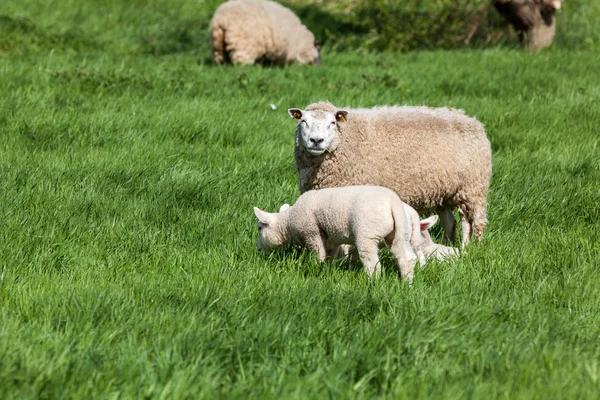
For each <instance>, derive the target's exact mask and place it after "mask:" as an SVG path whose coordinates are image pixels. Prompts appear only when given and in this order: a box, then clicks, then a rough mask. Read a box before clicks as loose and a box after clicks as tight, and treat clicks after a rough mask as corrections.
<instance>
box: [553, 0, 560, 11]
mask: <svg viewBox="0 0 600 400" xmlns="http://www.w3.org/2000/svg"><path fill="white" fill-rule="evenodd" d="M552 7H554V9H555V10H560V7H562V1H561V0H554V1H553V2H552Z"/></svg>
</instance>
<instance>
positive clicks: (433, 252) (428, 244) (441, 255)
mask: <svg viewBox="0 0 600 400" xmlns="http://www.w3.org/2000/svg"><path fill="white" fill-rule="evenodd" d="M437 221H438V216H437V215H433V216H431V217H429V218H426V219H423V220H421V248H422V249H423V254H425V257H435V258H437V259H438V260H444V259H446V258H450V257H458V255H459V253H458V249H455V248H454V247H448V246H444V245H441V244H437V243H434V241H433V240H431V235H430V234H429V228H431V227H432V226H434V225H435V223H436V222H437Z"/></svg>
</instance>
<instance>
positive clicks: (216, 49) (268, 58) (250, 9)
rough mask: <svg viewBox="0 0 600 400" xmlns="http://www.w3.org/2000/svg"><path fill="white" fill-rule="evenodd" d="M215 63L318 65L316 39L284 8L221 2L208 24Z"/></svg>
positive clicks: (243, 0) (247, 0) (252, 0)
mask: <svg viewBox="0 0 600 400" xmlns="http://www.w3.org/2000/svg"><path fill="white" fill-rule="evenodd" d="M210 31H211V40H212V50H213V59H214V60H215V63H217V64H223V63H226V62H232V63H234V64H254V63H257V62H264V63H270V64H275V65H286V64H291V63H298V64H311V63H312V64H316V65H320V64H321V57H320V55H319V45H318V43H317V42H316V41H315V37H314V35H313V34H312V32H310V31H309V30H308V29H307V28H306V27H305V26H304V25H302V23H301V22H300V20H299V19H298V17H297V16H296V15H295V14H294V13H293V12H292V11H290V10H288V9H287V8H285V7H283V6H282V5H280V4H277V3H275V2H273V1H267V0H233V1H228V2H226V3H223V4H221V5H220V6H219V8H217V10H216V11H215V15H214V16H213V18H212V20H211V22H210Z"/></svg>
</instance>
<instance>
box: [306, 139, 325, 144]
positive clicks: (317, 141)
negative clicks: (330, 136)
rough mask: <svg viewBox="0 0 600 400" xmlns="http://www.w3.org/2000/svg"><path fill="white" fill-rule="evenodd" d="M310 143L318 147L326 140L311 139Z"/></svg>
mask: <svg viewBox="0 0 600 400" xmlns="http://www.w3.org/2000/svg"><path fill="white" fill-rule="evenodd" d="M309 141H310V142H311V143H312V144H315V145H317V144H321V143H323V142H324V141H325V139H322V138H310V139H309Z"/></svg>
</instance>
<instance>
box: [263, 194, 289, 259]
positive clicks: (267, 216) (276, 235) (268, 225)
mask: <svg viewBox="0 0 600 400" xmlns="http://www.w3.org/2000/svg"><path fill="white" fill-rule="evenodd" d="M288 207H289V205H287V204H284V205H283V206H281V210H280V211H283V210H285V209H287V208H288ZM254 215H256V218H258V239H257V241H256V248H257V249H258V250H260V251H265V252H266V251H268V250H271V249H273V248H275V247H278V246H281V245H282V244H284V238H283V235H282V234H281V229H279V228H280V227H279V224H278V215H279V214H277V213H274V214H271V213H268V212H266V211H263V210H261V209H260V208H258V207H254Z"/></svg>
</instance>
